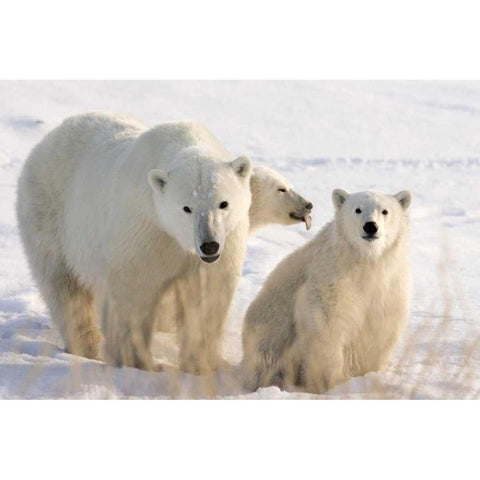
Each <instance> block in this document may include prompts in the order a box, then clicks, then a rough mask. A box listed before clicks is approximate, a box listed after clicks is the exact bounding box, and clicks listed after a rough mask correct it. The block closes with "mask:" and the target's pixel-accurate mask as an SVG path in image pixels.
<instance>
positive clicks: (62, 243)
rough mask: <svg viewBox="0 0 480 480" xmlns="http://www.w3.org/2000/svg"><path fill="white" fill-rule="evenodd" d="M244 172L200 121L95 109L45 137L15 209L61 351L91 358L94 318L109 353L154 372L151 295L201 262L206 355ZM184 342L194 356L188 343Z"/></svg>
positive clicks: (231, 272) (220, 313)
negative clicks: (151, 122) (155, 121)
mask: <svg viewBox="0 0 480 480" xmlns="http://www.w3.org/2000/svg"><path fill="white" fill-rule="evenodd" d="M250 173H251V162H250V160H249V159H248V158H247V157H239V158H237V159H235V160H234V159H233V158H232V157H231V155H230V153H229V152H228V151H227V150H226V149H225V148H224V147H223V146H222V145H221V143H220V142H219V141H218V140H217V138H216V137H215V136H214V135H213V134H212V133H211V132H210V131H209V130H207V129H206V128H205V127H204V126H203V125H202V124H200V123H198V122H192V121H186V122H169V123H164V124H161V125H159V126H157V127H154V128H151V129H148V128H147V127H145V126H144V125H143V124H141V123H140V122H137V121H136V120H134V119H132V118H130V117H126V116H122V115H114V114H106V113H92V114H84V115H79V116H76V117H71V118H69V119H67V120H65V121H64V122H63V123H62V124H61V125H60V126H59V127H57V128H56V129H55V130H53V131H52V132H50V133H49V134H48V135H47V136H46V137H45V138H44V139H43V140H42V141H41V142H40V143H39V144H38V145H37V146H36V147H35V148H34V149H33V150H32V152H31V154H30V156H29V157H28V159H27V161H26V163H25V166H24V168H23V172H22V174H21V177H20V179H19V182H18V192H17V195H18V196H17V216H18V222H19V227H20V234H21V238H22V241H23V244H24V247H25V251H26V254H27V257H28V260H29V263H30V267H31V270H32V274H33V276H34V278H35V280H36V282H37V284H38V287H39V289H40V292H41V294H42V296H43V298H44V299H45V301H46V303H47V306H48V308H49V311H50V314H51V317H52V319H53V321H54V322H55V323H56V324H57V326H58V327H59V329H60V332H61V334H62V336H63V339H64V341H65V346H66V349H67V351H69V352H71V353H74V354H78V355H83V356H87V357H92V358H96V357H97V356H98V353H99V352H98V341H99V333H98V331H97V322H96V321H97V317H101V318H102V330H103V334H104V336H105V343H106V345H105V346H106V353H107V357H108V359H109V360H110V361H112V362H113V363H115V364H116V365H126V366H134V367H139V368H143V369H153V368H154V364H153V359H152V355H151V352H150V340H151V335H152V330H153V326H154V312H155V307H156V305H157V304H158V299H159V298H160V297H161V295H162V293H163V291H164V290H165V289H166V288H167V287H168V285H169V283H170V282H171V281H173V280H174V279H175V278H177V277H178V276H180V275H182V274H183V273H184V271H185V269H186V268H188V266H189V265H191V264H192V263H193V264H195V262H196V261H198V264H201V265H203V266H204V267H205V268H203V269H202V268H201V267H198V268H197V270H198V269H200V270H202V275H203V277H204V278H205V282H206V285H207V286H209V288H211V289H212V290H213V289H215V293H216V295H218V296H220V297H221V298H222V302H217V301H216V300H215V299H214V298H213V297H210V298H209V301H210V303H209V307H210V308H209V309H208V316H205V317H204V318H198V322H199V323H200V324H204V325H207V328H210V327H209V326H210V325H211V324H212V323H213V324H214V328H213V327H212V329H213V331H212V332H209V334H210V336H209V339H210V340H211V345H213V346H212V347H211V348H210V350H211V357H212V359H213V358H214V357H215V356H216V353H217V346H218V344H219V340H220V335H221V328H220V327H219V325H221V324H222V322H224V320H225V318H226V315H227V313H228V308H229V305H230V301H231V299H232V297H233V293H234V292H235V289H236V285H237V283H238V278H239V277H240V275H241V268H242V264H243V259H244V256H245V250H246V239H247V235H248V210H249V208H250V202H251V193H250ZM212 264H213V265H212ZM199 294H200V292H198V291H197V292H196V296H198V295H199ZM195 298H196V297H194V298H193V299H192V301H195ZM188 338H193V336H190V337H188ZM182 348H186V349H188V350H189V351H197V348H196V346H192V345H190V344H189V341H188V339H187V341H185V342H184V344H183V345H182Z"/></svg>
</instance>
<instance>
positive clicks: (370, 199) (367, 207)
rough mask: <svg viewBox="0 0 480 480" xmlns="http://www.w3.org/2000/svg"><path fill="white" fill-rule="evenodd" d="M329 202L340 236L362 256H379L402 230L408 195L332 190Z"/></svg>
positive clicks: (403, 192) (405, 220)
mask: <svg viewBox="0 0 480 480" xmlns="http://www.w3.org/2000/svg"><path fill="white" fill-rule="evenodd" d="M332 199H333V204H334V206H335V210H336V221H337V225H338V228H339V231H340V232H341V235H344V236H345V238H346V240H347V241H348V243H350V245H352V246H353V247H355V248H357V249H358V250H359V251H360V252H362V253H363V254H366V255H371V256H380V255H381V254H382V253H383V252H384V251H385V250H386V249H387V248H388V247H390V246H391V245H392V244H393V243H394V242H395V241H396V240H397V239H398V238H399V236H400V235H401V234H402V233H403V229H405V228H406V226H407V222H408V216H407V212H408V209H409V207H410V204H411V203H412V194H411V193H410V192H409V191H408V190H403V191H401V192H399V193H397V194H395V195H387V194H385V193H380V192H371V191H367V192H359V193H353V194H349V193H348V192H346V191H345V190H341V189H336V190H334V191H333V192H332Z"/></svg>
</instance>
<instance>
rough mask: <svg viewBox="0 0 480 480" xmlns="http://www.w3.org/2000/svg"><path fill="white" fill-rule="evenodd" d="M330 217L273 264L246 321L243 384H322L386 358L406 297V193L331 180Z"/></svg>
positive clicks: (313, 388) (315, 388)
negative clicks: (351, 188)
mask: <svg viewBox="0 0 480 480" xmlns="http://www.w3.org/2000/svg"><path fill="white" fill-rule="evenodd" d="M332 197H333V203H334V206H335V210H336V213H335V219H334V220H333V221H332V222H330V223H328V224H327V225H325V226H324V227H323V228H322V230H321V231H320V232H319V233H318V235H317V236H316V237H315V238H314V239H313V240H312V241H310V242H309V243H307V244H306V245H305V246H303V247H302V248H300V249H298V250H296V251H295V252H293V253H292V254H291V255H289V256H288V257H287V258H285V259H284V260H283V261H282V262H281V263H280V264H279V265H278V266H277V267H276V268H275V270H274V271H273V272H272V273H271V274H270V276H269V277H268V279H267V281H266V282H265V284H264V286H263V288H262V289H261V291H260V293H259V294H258V296H257V297H256V299H255V300H254V301H253V303H252V304H251V305H250V307H249V309H248V311H247V314H246V318H245V322H244V327H243V335H242V340H243V351H244V359H243V362H242V370H243V375H244V379H245V385H246V387H247V388H249V389H256V388H258V387H261V386H269V385H277V386H280V387H285V386H287V385H291V384H296V385H303V386H304V387H305V388H306V390H307V391H310V392H323V391H325V390H328V389H329V388H331V387H332V386H334V385H336V384H337V383H339V382H341V381H342V380H345V379H347V378H349V377H352V376H357V375H363V374H365V373H366V372H369V371H378V370H383V369H385V368H386V367H387V364H388V360H389V358H390V355H391V353H392V351H393V348H394V347H395V345H396V343H397V341H398V339H399V336H400V333H401V331H402V329H403V327H404V325H405V324H406V321H407V318H408V312H409V299H410V262H409V254H408V247H409V227H408V209H409V207H410V204H411V201H412V194H411V193H410V192H408V191H401V192H400V193H397V194H396V195H387V194H384V193H380V192H372V191H367V192H360V193H354V194H349V193H347V192H346V191H344V190H340V189H337V190H334V191H333V194H332Z"/></svg>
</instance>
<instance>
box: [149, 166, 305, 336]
mask: <svg viewBox="0 0 480 480" xmlns="http://www.w3.org/2000/svg"><path fill="white" fill-rule="evenodd" d="M250 191H251V193H252V203H251V205H250V210H249V212H248V215H249V219H250V229H249V234H250V235H252V234H253V233H255V232H257V231H258V230H259V229H260V228H262V227H265V226H267V225H271V224H279V225H293V224H295V223H300V222H305V226H306V228H307V230H309V229H310V227H311V224H312V223H311V222H312V217H311V211H312V208H313V205H312V203H311V202H309V201H308V200H305V198H303V197H302V196H301V195H299V194H298V193H297V192H296V191H295V190H294V189H293V188H292V185H291V184H290V183H289V182H288V181H287V180H286V179H285V178H283V177H282V176H281V175H280V174H279V173H278V172H276V171H275V170H272V169H271V168H268V167H265V166H263V165H257V166H254V167H253V171H252V175H251V177H250ZM177 289H178V285H177V282H172V284H171V285H170V286H169V288H168V289H167V290H166V292H165V293H164V295H163V296H162V298H161V301H160V305H159V307H158V314H157V330H158V331H161V332H174V331H175V330H176V326H177V324H178V323H179V320H180V318H179V317H180V316H181V315H183V311H184V308H183V306H182V304H181V301H180V296H179V294H178V291H177Z"/></svg>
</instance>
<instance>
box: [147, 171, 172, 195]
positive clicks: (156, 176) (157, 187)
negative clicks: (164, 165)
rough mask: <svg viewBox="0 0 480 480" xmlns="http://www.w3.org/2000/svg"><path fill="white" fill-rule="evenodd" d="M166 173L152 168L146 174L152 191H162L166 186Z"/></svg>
mask: <svg viewBox="0 0 480 480" xmlns="http://www.w3.org/2000/svg"><path fill="white" fill-rule="evenodd" d="M167 178H168V173H167V172H166V171H165V170H160V169H159V168H154V169H153V170H150V171H149V172H148V183H149V184H150V186H151V187H152V189H153V190H154V191H160V192H161V191H162V190H163V188H164V187H165V185H166V184H167Z"/></svg>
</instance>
